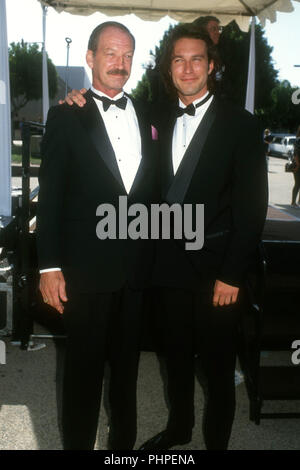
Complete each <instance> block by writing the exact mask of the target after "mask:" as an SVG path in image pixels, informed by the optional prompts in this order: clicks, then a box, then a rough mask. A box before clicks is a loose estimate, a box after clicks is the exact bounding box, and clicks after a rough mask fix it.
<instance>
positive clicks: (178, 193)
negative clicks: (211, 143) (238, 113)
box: [166, 98, 217, 204]
mask: <svg viewBox="0 0 300 470" xmlns="http://www.w3.org/2000/svg"><path fill="white" fill-rule="evenodd" d="M216 115H217V100H216V98H214V99H213V101H212V103H211V105H210V106H209V108H208V110H207V111H206V113H205V115H204V117H203V119H202V120H201V122H200V124H199V126H198V128H197V130H196V132H195V134H194V136H193V138H192V140H191V142H190V145H189V146H188V148H187V150H186V152H185V154H184V156H183V159H182V160H181V163H180V165H179V168H178V170H177V172H176V175H175V177H174V180H173V183H172V185H171V186H170V188H169V191H168V193H167V196H166V201H167V202H168V203H169V204H172V203H174V202H178V203H183V201H184V198H185V195H186V192H187V190H188V188H189V185H190V182H191V179H192V177H193V174H194V171H195V169H196V166H197V164H198V162H199V161H200V160H201V154H202V150H203V147H204V144H205V142H206V139H207V137H208V134H209V131H210V129H211V127H212V125H213V123H214V121H215V118H216Z"/></svg>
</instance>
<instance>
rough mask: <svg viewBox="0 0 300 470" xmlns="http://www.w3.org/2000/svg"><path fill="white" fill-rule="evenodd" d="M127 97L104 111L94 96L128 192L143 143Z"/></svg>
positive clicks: (44, 270) (98, 93)
mask: <svg viewBox="0 0 300 470" xmlns="http://www.w3.org/2000/svg"><path fill="white" fill-rule="evenodd" d="M91 90H92V91H93V92H94V93H96V94H97V95H99V96H105V97H106V98H109V99H112V98H110V96H107V95H106V94H105V93H102V92H101V91H99V90H96V89H95V88H94V87H91ZM123 95H124V92H123V91H122V92H121V93H119V94H118V95H116V96H114V98H113V100H114V101H116V100H118V99H119V98H122V96H123ZM126 98H127V105H126V108H125V109H124V110H123V109H120V108H118V106H116V105H113V104H112V105H110V107H109V108H108V110H107V111H104V109H103V102H102V101H101V100H97V98H94V101H95V103H96V105H97V107H98V109H99V112H100V114H101V116H102V119H103V121H104V125H105V128H106V131H107V134H108V137H109V140H110V143H111V145H112V147H113V150H114V152H115V156H116V160H117V163H118V167H119V170H120V173H121V177H122V180H123V183H124V186H125V189H126V192H127V194H128V193H129V192H130V189H131V186H132V184H133V181H134V179H135V176H136V174H137V171H138V168H139V165H140V163H141V159H142V144H141V135H140V129H139V125H138V120H137V117H136V113H135V109H134V107H133V104H132V101H131V99H130V98H129V97H128V96H126ZM99 158H100V157H99ZM49 271H61V269H60V268H58V267H57V268H49V269H41V270H40V273H44V272H49Z"/></svg>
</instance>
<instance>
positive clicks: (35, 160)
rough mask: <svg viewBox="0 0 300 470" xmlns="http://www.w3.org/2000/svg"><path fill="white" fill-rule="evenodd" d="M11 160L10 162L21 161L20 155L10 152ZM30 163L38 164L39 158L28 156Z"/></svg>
mask: <svg viewBox="0 0 300 470" xmlns="http://www.w3.org/2000/svg"><path fill="white" fill-rule="evenodd" d="M11 162H12V163H22V155H20V154H18V153H12V155H11ZM30 163H32V164H33V165H39V164H40V163H41V159H40V158H35V157H30Z"/></svg>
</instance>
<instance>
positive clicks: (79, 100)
mask: <svg viewBox="0 0 300 470" xmlns="http://www.w3.org/2000/svg"><path fill="white" fill-rule="evenodd" d="M86 92H87V89H86V88H81V90H72V91H70V92H69V93H68V94H67V96H66V97H65V99H64V100H59V102H58V103H59V104H64V103H67V104H68V105H70V106H72V104H73V103H76V104H77V105H78V106H80V107H81V108H82V107H83V106H84V105H85V103H86V99H85V98H84V96H83V95H84V94H85V93H86Z"/></svg>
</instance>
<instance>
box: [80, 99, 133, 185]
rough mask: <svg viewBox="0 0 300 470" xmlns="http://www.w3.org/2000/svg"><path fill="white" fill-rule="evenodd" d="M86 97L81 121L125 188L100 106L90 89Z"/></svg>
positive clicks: (98, 150)
mask: <svg viewBox="0 0 300 470" xmlns="http://www.w3.org/2000/svg"><path fill="white" fill-rule="evenodd" d="M85 98H86V105H85V106H84V107H83V108H80V110H79V111H80V112H79V113H78V114H79V118H80V120H81V123H82V125H83V127H84V128H85V129H86V131H87V133H88V135H89V136H90V138H91V140H92V142H93V144H94V146H95V148H96V150H97V152H98V153H99V155H100V157H101V158H102V160H103V161H104V162H105V164H106V166H107V167H108V168H109V170H110V171H111V173H112V175H113V176H114V177H115V179H116V180H117V181H118V182H119V184H120V185H121V187H122V188H123V189H124V190H125V187H124V184H123V180H122V177H121V173H120V170H119V167H118V164H117V160H116V155H115V152H114V149H113V147H112V145H111V142H110V140H109V137H108V134H107V131H106V128H105V125H104V122H103V119H102V117H101V114H100V112H99V110H98V107H97V105H96V103H95V102H94V99H93V98H92V96H91V94H90V93H89V91H88V92H87V93H86V94H85Z"/></svg>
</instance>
